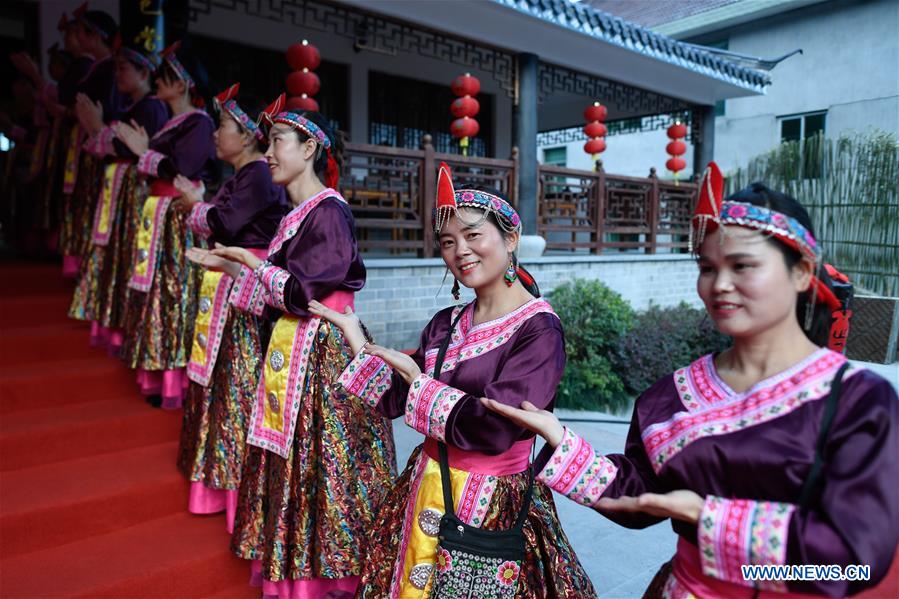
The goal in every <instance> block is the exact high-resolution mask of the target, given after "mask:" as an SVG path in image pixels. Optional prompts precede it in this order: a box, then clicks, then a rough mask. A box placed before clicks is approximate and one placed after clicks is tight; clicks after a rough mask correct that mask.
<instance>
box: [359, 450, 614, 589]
mask: <svg viewBox="0 0 899 599" xmlns="http://www.w3.org/2000/svg"><path fill="white" fill-rule="evenodd" d="M427 459H428V458H427V456H426V455H425V454H424V452H423V451H422V448H421V446H419V447H418V448H417V449H416V450H415V451H413V452H412V455H411V456H410V458H409V463H408V465H407V466H406V469H405V471H404V472H403V473H402V474H401V475H400V477H399V479H398V480H397V481H396V484H395V485H394V487H393V489H391V491H390V493H389V494H388V495H387V496H386V497H385V498H384V500H383V501H382V502H381V504H380V505H379V506H378V508H377V511H376V514H377V517H376V518H375V521H374V522H373V523H372V527H371V529H370V531H369V535H368V544H367V545H366V547H365V551H364V554H365V565H364V567H363V570H362V579H361V582H360V584H359V589H358V591H357V592H356V597H357V598H363V599H388V598H390V599H394V598H395V597H397V596H398V595H399V588H400V587H402V595H401V596H402V597H403V598H404V599H405V598H407V597H412V596H415V597H421V598H422V599H425V598H426V597H429V596H430V588H431V587H432V586H433V585H432V584H430V583H429V582H426V580H427V578H426V577H427V576H428V575H427V574H426V575H425V578H423V579H422V580H420V581H418V580H416V581H415V582H414V583H412V581H408V582H407V581H401V580H394V576H395V572H396V571H397V570H398V567H397V565H398V560H399V559H401V558H402V557H403V556H404V555H406V549H407V544H408V543H409V539H410V536H409V535H408V531H410V530H411V529H412V528H413V527H416V526H419V524H418V523H417V522H406V520H407V518H409V514H410V513H411V510H410V509H409V506H410V503H414V502H415V499H416V494H417V490H418V489H419V485H420V480H419V479H420V477H421V476H422V474H423V473H424V471H425V463H424V461H426V460H427ZM495 485H496V487H495V489H494V490H493V492H492V496H491V497H490V499H489V503H488V504H487V509H486V513H484V515H483V516H482V518H483V519H482V521H481V524H480V527H481V528H483V529H485V530H509V529H510V528H512V525H513V524H514V522H515V519H516V517H517V516H518V513H519V511H520V510H521V504H522V501H523V500H524V496H525V493H526V491H527V488H528V476H527V474H526V473H524V472H523V473H520V474H512V475H503V476H497V477H496V483H495ZM438 486H439V485H438ZM454 486H455V485H454ZM404 535H406V536H405V539H406V540H405V541H404ZM524 535H525V558H524V561H523V562H522V564H521V571H520V573H519V577H518V592H517V593H516V595H515V596H516V598H517V599H538V598H539V599H550V598H559V599H562V598H564V599H591V598H594V597H596V591H595V590H594V589H593V584H592V583H591V582H590V579H589V578H588V577H587V573H586V572H585V571H584V569H583V567H582V566H581V564H580V562H579V561H578V558H577V555H575V553H574V549H572V547H571V544H570V543H569V541H568V537H567V536H565V532H564V531H563V530H562V525H561V523H560V522H559V516H558V514H557V513H556V506H555V503H554V502H553V497H552V491H550V489H549V487H547V486H546V485H544V484H543V483H539V482H534V491H533V495H532V498H531V507H530V510H529V512H528V517H527V520H526V521H525V525H524ZM413 538H414V537H413ZM404 545H406V546H404ZM413 576H414V575H413ZM418 589H420V590H418ZM419 593H420V594H419ZM432 599H439V597H433V598H432Z"/></svg>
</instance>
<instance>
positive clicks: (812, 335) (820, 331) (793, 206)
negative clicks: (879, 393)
mask: <svg viewBox="0 0 899 599" xmlns="http://www.w3.org/2000/svg"><path fill="white" fill-rule="evenodd" d="M725 201H726V202H743V203H745V204H752V205H753V206H762V207H764V208H769V209H771V210H776V211H777V212H780V213H781V214H785V215H786V216H789V217H791V218H795V219H796V220H797V221H799V224H801V225H802V226H803V227H805V228H806V230H808V232H809V233H810V234H811V236H812V237H815V238H816V239H817V237H816V236H815V228H814V225H813V224H812V219H811V217H810V216H809V215H808V212H807V211H806V210H805V208H804V207H803V205H802V204H800V203H799V202H798V201H797V200H796V199H795V198H793V197H791V196H788V195H787V194H785V193H782V192H779V191H774V190H773V189H770V188H769V187H768V186H767V185H765V184H764V183H758V182H756V183H751V184H750V185H749V186H748V187H746V188H744V189H741V190H740V191H738V192H736V193H734V194H732V195H730V196H728V197H727V198H726V199H725ZM768 243H771V244H773V245H774V247H776V248H777V249H779V250H780V251H781V253H782V254H783V257H784V262H785V263H786V265H787V269H790V270H792V268H793V267H794V266H796V265H797V264H799V263H800V262H801V261H802V254H800V253H799V252H798V251H797V250H796V249H795V248H792V247H790V246H789V245H787V244H786V243H784V242H782V241H780V240H779V239H777V238H776V237H768ZM815 276H816V277H818V279H820V280H821V282H822V283H824V284H825V285H827V287H828V288H830V289H831V291H833V288H834V286H833V281H831V278H830V276H829V275H828V274H827V271H826V270H825V269H824V268H823V267H821V268H818V269H817V272H815ZM811 294H812V291H811V289H809V290H808V291H804V292H803V293H800V294H799V298H798V300H797V302H796V318H797V319H799V324H800V326H802V327H803V330H805V335H806V337H808V338H809V339H810V340H811V341H812V343H815V344H816V345H821V346H824V347H826V346H827V342H828V339H829V336H830V325H831V322H832V320H833V317H832V316H831V311H830V308H828V307H827V306H826V305H824V304H822V303H820V302H819V303H816V304H814V305H813V306H811V309H812V310H813V313H812V315H811V326H809V327H808V328H807V329H806V328H805V323H806V318H807V316H808V314H807V311H808V309H809V300H810V299H811Z"/></svg>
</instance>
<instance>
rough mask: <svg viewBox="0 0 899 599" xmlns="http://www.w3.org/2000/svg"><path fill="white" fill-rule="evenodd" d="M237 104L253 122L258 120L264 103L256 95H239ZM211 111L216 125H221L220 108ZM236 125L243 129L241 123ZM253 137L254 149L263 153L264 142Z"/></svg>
mask: <svg viewBox="0 0 899 599" xmlns="http://www.w3.org/2000/svg"><path fill="white" fill-rule="evenodd" d="M237 104H238V106H240V109H241V110H243V111H244V112H245V113H247V116H248V117H250V120H251V121H253V122H254V123H255V122H258V121H259V115H260V114H262V111H263V110H265V103H264V102H263V101H262V99H261V98H259V97H258V96H251V95H241V96H240V97H239V98H238V99H237ZM216 106H218V104H217V103H216ZM213 112H214V114H213V115H212V118H213V120H214V121H215V125H216V127H218V126H220V125H221V120H222V110H221V109H218V108H217V109H216V110H214V111H213ZM237 126H238V128H239V129H241V130H242V131H243V130H244V127H243V125H242V124H241V123H237ZM260 127H262V125H261V124H260ZM254 139H255V140H256V151H257V152H261V153H265V149H266V144H265V142H264V141H260V140H259V138H257V137H254Z"/></svg>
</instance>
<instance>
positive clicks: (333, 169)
mask: <svg viewBox="0 0 899 599" xmlns="http://www.w3.org/2000/svg"><path fill="white" fill-rule="evenodd" d="M283 98H284V94H282V95H281V97H280V98H278V100H281V101H282V106H283ZM276 102H277V100H276ZM266 112H268V109H266ZM268 118H270V119H271V122H272V124H273V125H278V124H280V125H287V126H289V127H291V128H293V129H296V130H297V131H302V132H303V133H305V134H306V135H308V136H309V137H310V138H312V139H314V140H315V141H317V142H318V144H319V145H320V146H321V148H322V151H323V152H324V153H325V154H326V155H327V157H328V164H327V167H326V170H325V181H324V183H325V185H326V186H328V187H330V188H332V189H337V185H338V184H339V181H340V169H339V168H338V167H337V161H336V160H334V154H333V152H332V143H331V139H330V138H329V137H328V136H327V135H326V134H325V132H324V131H323V130H322V128H321V127H319V126H318V125H316V124H315V123H314V122H312V121H311V120H310V119H307V118H306V117H304V116H303V115H301V114H298V113H296V112H293V111H291V110H282V111H280V112H278V113H277V114H275V115H274V116H271V113H269V117H268Z"/></svg>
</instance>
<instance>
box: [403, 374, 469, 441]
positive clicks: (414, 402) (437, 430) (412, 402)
mask: <svg viewBox="0 0 899 599" xmlns="http://www.w3.org/2000/svg"><path fill="white" fill-rule="evenodd" d="M463 397H465V393H463V392H462V391H459V390H458V389H455V388H453V387H450V386H448V385H444V384H443V383H441V382H440V381H438V380H436V379H433V378H431V377H429V376H428V375H426V374H421V375H419V376H418V378H416V379H415V380H414V381H412V384H411V385H409V395H408V396H407V398H406V418H405V420H406V424H408V425H409V426H411V427H412V428H414V429H415V430H417V431H418V432H420V433H421V434H423V435H425V436H427V437H431V438H432V439H437V440H438V441H446V423H447V421H448V420H449V416H450V413H451V412H452V411H453V408H454V407H455V406H456V404H457V403H459V401H461V400H462V398H463Z"/></svg>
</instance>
